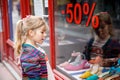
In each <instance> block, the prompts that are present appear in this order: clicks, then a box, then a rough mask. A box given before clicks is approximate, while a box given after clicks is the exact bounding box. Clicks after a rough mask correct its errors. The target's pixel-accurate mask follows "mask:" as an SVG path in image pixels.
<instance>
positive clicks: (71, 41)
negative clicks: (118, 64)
mask: <svg viewBox="0 0 120 80" xmlns="http://www.w3.org/2000/svg"><path fill="white" fill-rule="evenodd" d="M82 1H83V0H74V1H72V0H64V1H62V0H57V1H55V5H54V10H55V11H54V12H55V42H56V43H55V44H56V68H57V70H59V71H60V72H62V73H63V74H65V75H66V76H68V77H70V78H71V80H81V79H80V78H79V75H80V74H81V73H82V72H84V70H85V69H82V70H74V69H73V68H72V67H71V70H70V68H69V70H68V69H66V68H65V67H64V64H67V63H68V62H70V61H71V60H72V59H73V58H74V57H73V56H72V53H83V51H84V49H85V45H86V43H87V42H88V40H90V38H92V37H93V36H94V33H92V32H93V31H92V29H91V28H92V27H91V25H89V26H88V27H86V25H85V23H86V19H87V17H88V16H85V15H83V16H82V17H83V19H82V22H81V24H76V23H75V22H74V20H73V21H71V22H68V21H67V19H66V17H68V16H69V17H70V15H68V14H66V11H67V10H66V9H68V8H67V4H69V3H72V4H73V6H74V5H75V4H76V3H79V4H81V5H83V3H84V2H88V3H89V5H90V7H91V5H92V3H93V2H94V1H95V0H85V1H83V2H82ZM99 2H101V3H98V2H96V3H97V4H96V5H97V6H96V8H95V10H94V11H95V12H94V13H98V12H100V11H104V10H105V9H106V6H107V5H105V4H103V1H99ZM101 4H103V6H102V7H103V9H100V10H99V8H100V7H99V6H100V5H101ZM110 5H111V4H110ZM113 8H114V7H113ZM113 8H112V9H113ZM71 12H74V9H73V7H69V13H70V14H71ZM74 14H76V16H78V15H79V13H74ZM113 15H116V14H114V13H113ZM116 31H118V32H119V30H116ZM115 34H116V35H117V36H116V38H119V35H118V33H115ZM83 58H84V56H83ZM78 63H79V61H78ZM73 64H74V63H73ZM76 64H77V63H75V64H74V65H76ZM78 65H79V64H78ZM67 66H69V65H67Z"/></svg>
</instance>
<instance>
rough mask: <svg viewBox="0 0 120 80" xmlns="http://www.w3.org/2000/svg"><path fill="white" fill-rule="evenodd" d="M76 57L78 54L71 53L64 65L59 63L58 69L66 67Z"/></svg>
mask: <svg viewBox="0 0 120 80" xmlns="http://www.w3.org/2000/svg"><path fill="white" fill-rule="evenodd" d="M78 55H80V52H75V51H73V53H72V54H71V57H70V59H69V60H68V61H65V62H64V63H61V64H60V65H59V66H60V67H65V66H67V65H68V64H69V63H71V62H74V61H75V59H76V58H77V56H78Z"/></svg>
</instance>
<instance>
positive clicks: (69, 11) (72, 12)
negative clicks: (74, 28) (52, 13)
mask: <svg viewBox="0 0 120 80" xmlns="http://www.w3.org/2000/svg"><path fill="white" fill-rule="evenodd" d="M95 6H96V3H92V6H91V8H90V5H89V3H88V2H85V3H83V5H81V4H80V3H76V4H75V5H74V6H73V4H72V3H69V4H67V7H66V10H65V11H64V10H62V11H61V13H62V14H66V15H69V16H66V21H67V22H68V23H72V22H73V21H74V22H75V23H76V24H81V21H82V16H83V14H84V15H86V16H88V18H87V21H86V27H87V26H88V25H89V24H90V21H91V20H92V27H93V28H97V27H98V26H99V18H98V16H92V15H93V12H94V9H95Z"/></svg>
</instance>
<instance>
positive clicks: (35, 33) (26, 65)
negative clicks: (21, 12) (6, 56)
mask: <svg viewBox="0 0 120 80" xmlns="http://www.w3.org/2000/svg"><path fill="white" fill-rule="evenodd" d="M46 30H47V25H46V23H45V21H44V20H43V19H42V18H41V17H39V16H32V15H29V16H27V17H26V18H23V19H22V20H19V21H18V23H17V26H16V35H15V37H16V38H15V40H16V41H15V53H18V54H20V63H21V68H22V80H48V71H47V61H48V59H47V56H46V54H45V51H44V50H43V49H42V48H41V47H40V46H39V45H40V44H42V43H43V41H44V40H45V37H46V35H47V34H46ZM53 80H54V79H53Z"/></svg>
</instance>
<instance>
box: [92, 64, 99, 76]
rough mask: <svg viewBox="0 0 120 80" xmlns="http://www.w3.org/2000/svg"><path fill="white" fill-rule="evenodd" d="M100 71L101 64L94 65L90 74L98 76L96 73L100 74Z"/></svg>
mask: <svg viewBox="0 0 120 80" xmlns="http://www.w3.org/2000/svg"><path fill="white" fill-rule="evenodd" d="M99 70H100V65H99V64H93V65H92V67H91V69H90V72H91V73H92V74H96V73H98V72H99Z"/></svg>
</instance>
